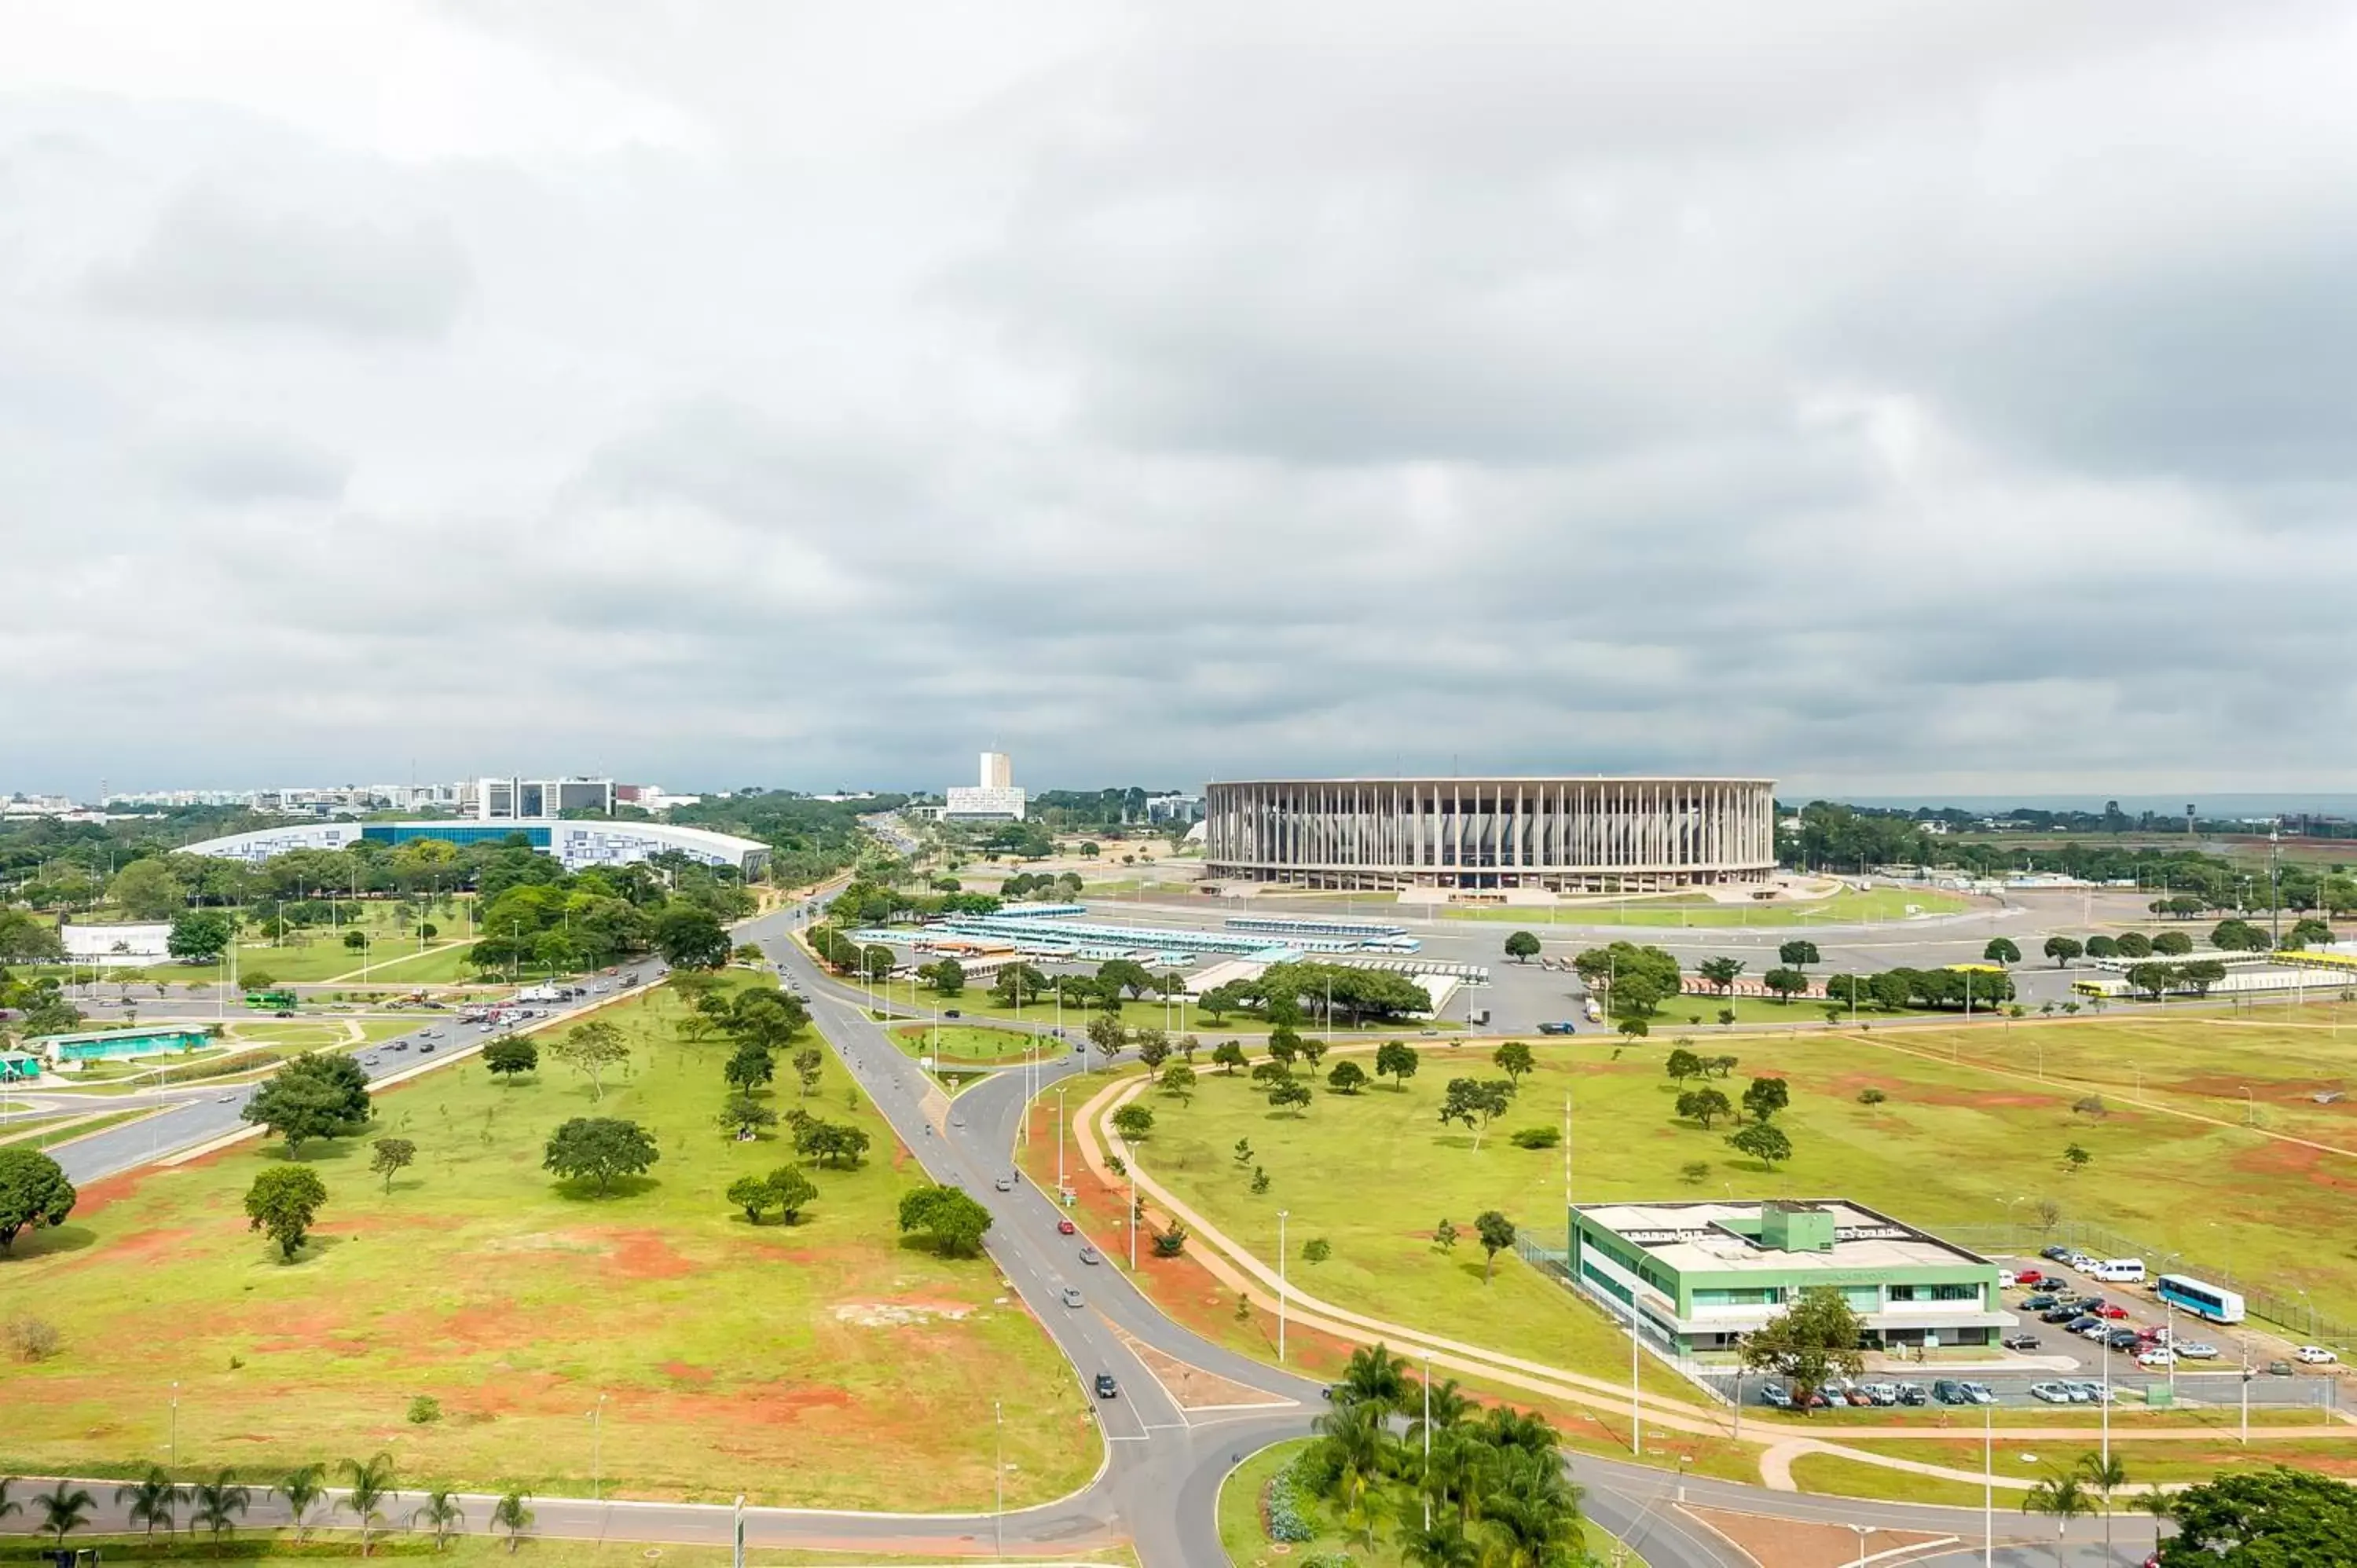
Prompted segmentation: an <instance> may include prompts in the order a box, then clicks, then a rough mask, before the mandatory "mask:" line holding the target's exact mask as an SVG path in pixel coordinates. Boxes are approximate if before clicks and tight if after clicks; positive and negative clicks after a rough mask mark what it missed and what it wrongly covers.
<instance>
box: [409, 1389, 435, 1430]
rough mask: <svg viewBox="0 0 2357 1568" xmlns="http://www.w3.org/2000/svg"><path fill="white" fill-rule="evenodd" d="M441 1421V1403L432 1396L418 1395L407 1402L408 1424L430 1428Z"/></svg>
mask: <svg viewBox="0 0 2357 1568" xmlns="http://www.w3.org/2000/svg"><path fill="white" fill-rule="evenodd" d="M441 1419H442V1402H441V1401H440V1400H438V1399H436V1398H435V1397H434V1396H433V1395H432V1394H419V1395H418V1396H417V1397H416V1398H415V1399H414V1400H411V1401H410V1402H409V1424H410V1425H412V1426H431V1425H433V1424H434V1423H436V1422H437V1421H439V1420H441Z"/></svg>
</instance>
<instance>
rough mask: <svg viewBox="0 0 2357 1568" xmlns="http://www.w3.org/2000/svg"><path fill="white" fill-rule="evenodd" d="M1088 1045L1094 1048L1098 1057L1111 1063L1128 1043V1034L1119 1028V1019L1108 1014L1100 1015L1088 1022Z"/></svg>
mask: <svg viewBox="0 0 2357 1568" xmlns="http://www.w3.org/2000/svg"><path fill="white" fill-rule="evenodd" d="M1089 1043H1090V1044H1091V1045H1092V1046H1094V1047H1096V1048H1097V1054H1098V1055H1099V1056H1100V1057H1102V1058H1104V1059H1105V1060H1106V1061H1111V1060H1113V1058H1114V1057H1116V1056H1118V1055H1119V1054H1120V1053H1121V1048H1122V1047H1124V1046H1125V1045H1127V1044H1128V1043H1129V1032H1128V1031H1127V1030H1126V1029H1124V1028H1123V1027H1122V1026H1121V1020H1120V1019H1118V1018H1116V1017H1114V1015H1112V1014H1110V1013H1101V1014H1099V1015H1097V1016H1095V1017H1093V1018H1092V1019H1090V1020H1089Z"/></svg>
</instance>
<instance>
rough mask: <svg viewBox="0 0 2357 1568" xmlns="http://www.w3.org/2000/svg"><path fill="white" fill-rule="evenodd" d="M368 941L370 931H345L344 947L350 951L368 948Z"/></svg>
mask: <svg viewBox="0 0 2357 1568" xmlns="http://www.w3.org/2000/svg"><path fill="white" fill-rule="evenodd" d="M368 943H369V940H368V933H367V932H366V931H362V930H350V931H346V932H345V933H344V949H345V950H346V951H348V952H359V951H361V950H362V949H363V948H366V947H367V946H368Z"/></svg>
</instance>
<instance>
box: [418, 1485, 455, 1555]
mask: <svg viewBox="0 0 2357 1568" xmlns="http://www.w3.org/2000/svg"><path fill="white" fill-rule="evenodd" d="M421 1520H422V1521H424V1523H425V1528H426V1529H428V1530H432V1531H433V1532H434V1550H435V1551H436V1552H439V1551H441V1550H442V1548H443V1547H444V1546H445V1545H447V1543H448V1541H449V1540H450V1532H451V1531H452V1530H456V1529H457V1528H458V1527H459V1526H460V1525H462V1524H464V1523H466V1522H467V1510H466V1509H462V1508H460V1507H459V1506H458V1503H457V1498H455V1497H454V1496H453V1495H452V1494H451V1492H450V1489H449V1488H448V1487H436V1488H435V1489H433V1490H431V1491H429V1492H427V1493H426V1494H425V1501H424V1502H423V1503H421V1504H419V1505H418V1506H417V1508H416V1509H414V1510H413V1511H412V1512H411V1514H410V1516H409V1524H410V1528H411V1529H413V1530H414V1529H415V1528H416V1527H417V1525H418V1523H419V1521H421Z"/></svg>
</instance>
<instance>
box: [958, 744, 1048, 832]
mask: <svg viewBox="0 0 2357 1568" xmlns="http://www.w3.org/2000/svg"><path fill="white" fill-rule="evenodd" d="M981 779H982V782H981V784H980V785H979V786H978V787H977V788H975V789H959V788H956V787H954V786H952V788H951V789H950V790H949V792H948V804H946V805H944V806H943V807H942V817H943V818H944V819H946V820H948V821H951V822H1007V821H1013V822H1021V821H1022V820H1023V813H1024V811H1025V808H1026V807H1027V805H1028V800H1029V798H1028V796H1027V795H1025V793H1024V792H1023V791H1022V790H1021V789H1017V788H1016V785H1015V764H1014V761H1013V759H1011V758H1010V757H1008V756H1007V755H1006V753H1005V752H1003V751H985V752H984V753H983V754H982V768H981Z"/></svg>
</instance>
